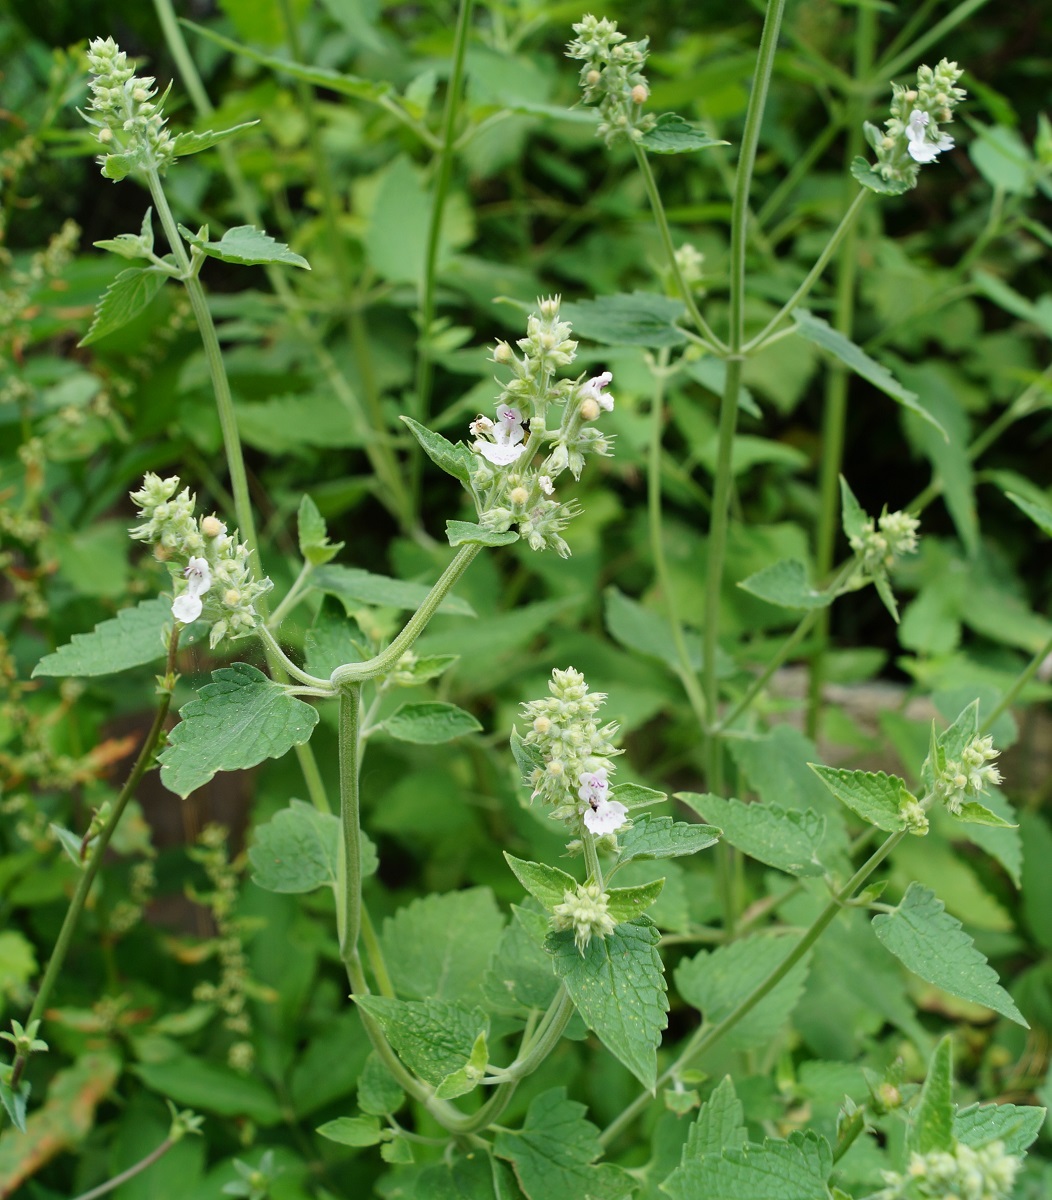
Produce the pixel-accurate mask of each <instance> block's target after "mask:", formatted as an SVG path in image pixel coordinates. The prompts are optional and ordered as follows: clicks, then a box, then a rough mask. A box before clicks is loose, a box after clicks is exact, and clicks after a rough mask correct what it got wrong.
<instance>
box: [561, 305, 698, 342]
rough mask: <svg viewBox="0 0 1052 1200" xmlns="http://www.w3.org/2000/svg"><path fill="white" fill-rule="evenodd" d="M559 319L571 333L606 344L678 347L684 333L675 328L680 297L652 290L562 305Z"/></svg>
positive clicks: (679, 314) (680, 312)
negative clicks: (659, 293) (566, 323)
mask: <svg viewBox="0 0 1052 1200" xmlns="http://www.w3.org/2000/svg"><path fill="white" fill-rule="evenodd" d="M561 313H562V317H563V320H565V321H570V322H571V323H572V324H573V327H574V333H576V334H577V335H579V336H581V337H586V338H590V339H591V340H592V341H593V342H602V343H603V344H604V345H607V346H654V347H660V346H681V345H683V343H684V342H685V341H686V340H687V335H686V334H685V333H684V332H683V331H682V330H681V329H677V328H676V327H675V324H674V323H675V322H676V321H679V320H682V318H683V316H684V308H683V301H682V300H673V299H672V298H671V297H669V296H661V295H658V294H657V293H656V292H632V293H631V295H628V294H626V293H623V292H622V293H618V294H617V295H613V296H598V297H597V298H596V299H595V300H578V301H576V302H575V303H573V304H563V306H562V309H561Z"/></svg>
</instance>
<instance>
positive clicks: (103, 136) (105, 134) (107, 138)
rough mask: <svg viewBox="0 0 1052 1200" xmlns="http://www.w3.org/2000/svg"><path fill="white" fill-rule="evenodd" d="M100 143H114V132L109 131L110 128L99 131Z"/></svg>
mask: <svg viewBox="0 0 1052 1200" xmlns="http://www.w3.org/2000/svg"><path fill="white" fill-rule="evenodd" d="M99 141H100V142H103V143H106V142H112V141H113V130H112V129H108V128H107V129H100V130H99Z"/></svg>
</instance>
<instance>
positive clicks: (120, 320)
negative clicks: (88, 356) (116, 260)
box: [79, 267, 169, 346]
mask: <svg viewBox="0 0 1052 1200" xmlns="http://www.w3.org/2000/svg"><path fill="white" fill-rule="evenodd" d="M168 278H169V276H168V275H167V274H166V273H165V272H164V271H161V270H159V269H158V268H157V267H129V268H128V270H126V271H121V273H120V274H119V275H118V276H117V278H116V279H115V280H114V281H113V282H112V283H111V284H110V286H109V287H108V288H107V289H106V292H105V295H104V296H103V297H102V299H101V300H100V301H99V303H98V306H97V307H96V309H95V318H94V320H93V321H92V322H91V328H90V329H89V330H88V332H87V333H86V334H85V335H84V336H83V337H82V338H81V339H80V342H79V345H81V346H90V345H91V343H92V342H97V341H98V340H99V338H101V337H105V336H106V334H108V333H113V332H114V330H117V329H120V328H121V327H122V326H123V325H127V324H128V322H129V321H131V320H133V319H134V318H135V317H137V316H138V315H139V313H141V312H142V311H143V310H144V309H145V308H146V306H147V305H148V304H149V303H150V301H151V300H152V299H153V298H154V296H156V295H157V293H158V292H159V291H160V290H161V288H162V287H164V284H165V281H166V280H167V279H168Z"/></svg>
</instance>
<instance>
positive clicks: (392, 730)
mask: <svg viewBox="0 0 1052 1200" xmlns="http://www.w3.org/2000/svg"><path fill="white" fill-rule="evenodd" d="M382 726H383V729H384V730H385V732H386V733H387V734H389V735H390V736H391V737H393V738H397V739H398V741H400V742H415V743H416V744H417V745H422V746H435V745H438V744H439V743H441V742H450V741H452V740H453V738H458V737H463V736H464V734H466V733H478V732H479V730H480V729H481V728H482V726H481V725H480V724H479V723H478V721H476V720H475V718H474V717H473V716H472V715H471V713H469V712H465V711H464V709H462V708H457V706H456V705H455V704H442V703H440V702H439V701H437V700H425V701H421V702H420V703H418V704H403V705H402V706H401V707H400V708H398V709H397V710H396V711H395V712H393V713H392V714H391V715H390V716H389V717H388V718H387V720H386V721H383V722H382Z"/></svg>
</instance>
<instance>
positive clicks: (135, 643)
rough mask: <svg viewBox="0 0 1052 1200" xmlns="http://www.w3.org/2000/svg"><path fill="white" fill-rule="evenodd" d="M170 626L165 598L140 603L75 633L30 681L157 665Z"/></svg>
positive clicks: (169, 604) (45, 659)
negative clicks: (37, 678) (52, 676)
mask: <svg viewBox="0 0 1052 1200" xmlns="http://www.w3.org/2000/svg"><path fill="white" fill-rule="evenodd" d="M171 626H172V602H171V600H170V599H169V598H168V597H167V596H157V597H155V598H154V599H152V600H143V601H141V602H140V603H139V604H137V605H136V606H135V607H134V608H123V609H121V611H120V612H119V613H118V614H117V615H116V616H115V617H112V618H111V619H110V620H108V621H102V622H100V623H99V624H98V625H96V626H95V628H94V630H92V632H91V633H75V634H74V635H73V638H72V640H71V641H69V642H67V643H66V644H65V645H64V646H60V647H59V648H58V649H57V650H56V651H54V653H52V654H45V655H44V657H43V658H42V659H41V660H40V662H38V663H37V665H36V666H35V667H34V668H33V678H34V679H35V678H36V677H37V676H38V675H64V676H74V675H75V676H96V675H114V674H116V673H117V672H118V671H127V670H130V669H131V668H132V667H141V666H145V665H146V664H147V663H152V662H156V661H157V659H159V658H163V657H164V656H165V654H166V653H167V650H168V646H167V640H168V639H167V636H166V635H167V634H168V632H169V630H170V629H171ZM183 640H184V639H183V638H181V639H180V643H181V644H182V642H183Z"/></svg>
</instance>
